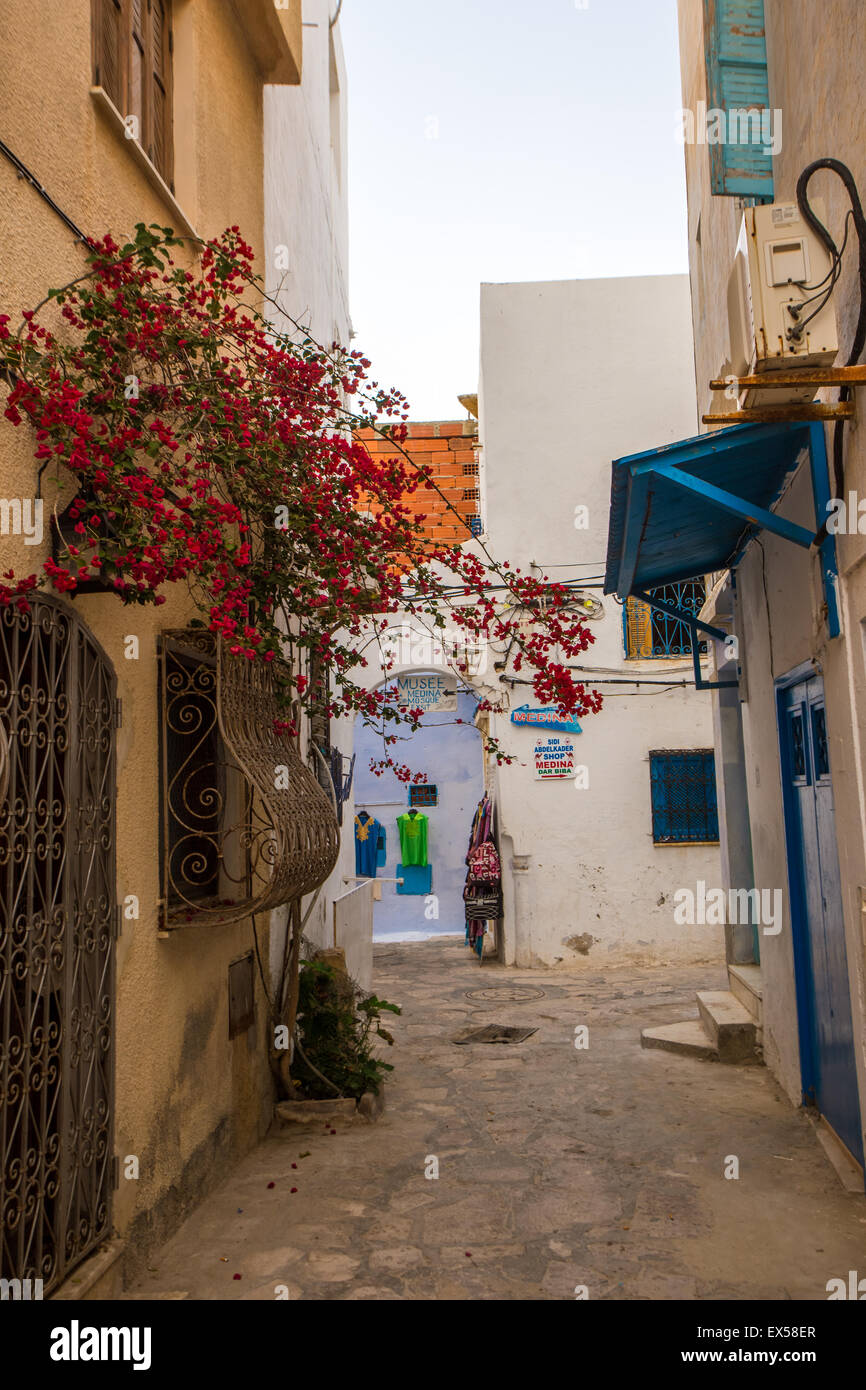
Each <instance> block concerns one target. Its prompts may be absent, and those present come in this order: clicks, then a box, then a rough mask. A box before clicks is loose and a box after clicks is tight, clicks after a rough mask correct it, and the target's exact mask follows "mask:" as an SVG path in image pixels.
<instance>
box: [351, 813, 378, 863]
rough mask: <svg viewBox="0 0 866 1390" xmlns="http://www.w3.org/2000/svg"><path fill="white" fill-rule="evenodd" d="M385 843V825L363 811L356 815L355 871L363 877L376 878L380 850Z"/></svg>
mask: <svg viewBox="0 0 866 1390" xmlns="http://www.w3.org/2000/svg"><path fill="white" fill-rule="evenodd" d="M384 845H385V828H384V826H382V825H380V824H379V822H378V821H377V820H376V819H374V817H373V816H368V815H367V812H366V811H362V812H361V813H360V814H359V815H357V816H356V817H355V873H356V874H360V875H361V876H362V877H363V878H375V877H376V869H377V865H378V860H379V852H380V850H381V849H384Z"/></svg>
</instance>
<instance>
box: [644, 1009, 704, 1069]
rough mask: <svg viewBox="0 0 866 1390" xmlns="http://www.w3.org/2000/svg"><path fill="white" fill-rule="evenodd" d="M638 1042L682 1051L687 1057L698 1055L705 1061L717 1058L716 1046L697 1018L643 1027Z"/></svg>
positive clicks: (666, 1050) (645, 1045)
mask: <svg viewBox="0 0 866 1390" xmlns="http://www.w3.org/2000/svg"><path fill="white" fill-rule="evenodd" d="M640 1042H641V1047H660V1048H662V1049H663V1050H664V1051H665V1052H682V1053H685V1054H686V1056H688V1057H699V1058H702V1059H703V1060H704V1061H707V1062H717V1061H718V1060H719V1051H718V1048H717V1047H715V1046H714V1045H713V1043H712V1040H711V1039H710V1036H709V1034H708V1033H707V1031H706V1029H705V1028H704V1027H703V1025H702V1024H701V1023H700V1022H699V1021H698V1020H691V1019H690V1020H689V1021H688V1022H686V1023H666V1024H665V1025H664V1027H662V1028H644V1029H643V1031H642V1033H641V1035H640Z"/></svg>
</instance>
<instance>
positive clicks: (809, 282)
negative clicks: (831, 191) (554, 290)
mask: <svg viewBox="0 0 866 1390" xmlns="http://www.w3.org/2000/svg"><path fill="white" fill-rule="evenodd" d="M812 207H813V208H814V210H815V215H816V217H817V218H818V220H819V221H820V222H821V223H823V224H824V226H826V225H827V216H826V212H825V210H824V204H823V202H822V200H821V199H820V198H816V199H815V200H814V202H813V203H812ZM832 269H833V265H832V261H831V257H830V253H829V251H828V250H827V248H826V247H825V245H824V243H823V242H822V241H821V240H820V238H819V237H817V236H816V235H815V233H814V232H813V231H812V229H811V227H809V226H808V225H807V223H806V222H805V221H804V220H803V217H802V214H801V212H800V209H799V207H798V206H797V204H796V203H768V204H763V205H760V206H758V207H752V208H746V210H745V212H744V213H743V220H742V223H741V224H740V235H739V238H738V241H737V251H736V255H735V257H734V264H733V268H732V270H731V274H730V277H729V279H728V328H729V336H730V367H729V371H730V372H731V373H732V374H733V375H734V376H737V377H742V376H751V375H753V374H755V375H756V374H759V373H764V372H772V371H774V370H776V371H779V370H783V369H784V370H785V371H788V372H790V371H793V370H796V368H797V367H830V366H832V364H833V362H834V361H835V358H836V353H837V352H838V349H839V342H838V338H837V335H836V314H835V312H834V308H833V298H832V294H829V295H828V291H830V289H831V286H832V283H833V275H832ZM825 296H827V302H826V303H822V301H823V300H824V298H825ZM815 391H816V387H814V386H803V387H801V388H796V387H792V388H791V389H790V390H789V389H787V388H786V389H784V390H782V389H780V390H778V391H772V390H771V391H766V390H764V391H755V390H752V391H746V392H743V393H742V394H741V396H740V402H739V404H740V408H741V409H742V408H743V407H744V406H751V405H755V404H756V403H758V404H764V405H770V404H773V405H782V404H784V403H785V402H788V401H811V400H813V399H814V397H815Z"/></svg>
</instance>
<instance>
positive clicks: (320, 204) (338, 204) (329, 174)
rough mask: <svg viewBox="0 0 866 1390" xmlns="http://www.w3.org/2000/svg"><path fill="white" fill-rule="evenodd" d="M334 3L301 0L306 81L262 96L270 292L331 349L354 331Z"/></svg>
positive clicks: (342, 74) (341, 67)
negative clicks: (332, 14) (332, 22)
mask: <svg viewBox="0 0 866 1390" xmlns="http://www.w3.org/2000/svg"><path fill="white" fill-rule="evenodd" d="M332 9H333V6H331V5H330V4H329V0H304V5H303V13H304V26H305V27H304V67H303V79H302V82H301V85H300V86H299V87H276V86H268V87H265V101H264V120H265V246H266V248H267V289H268V292H269V293H270V294H273V295H276V296H277V297H278V300H279V304H280V306H281V307H282V308H283V309H284V310H285V312H286V313H287V314H289V315H290V316H291V317H292V318H293V319H294V320H296V322H298V323H300V324H302V325H303V326H304V327H305V328H307V329H308V330H309V331H310V333H311V334H312V336H313V337H314V338H315V339H316V340H317V341H318V342H320V343H321V344H323V346H325V347H330V345H331V343H332V342H334V341H335V340H337V341H339V342H340V343H342V344H343V346H348V344H349V335H350V332H351V325H350V321H349V303H348V201H347V133H346V71H345V64H344V61H343V47H342V42H341V39H340V26H339V24H336V25H335V26H334V28H333V29H329V13H330V12H331V10H332ZM282 248H285V249H284V250H283V249H282ZM285 262H287V265H285V264H284V263H285Z"/></svg>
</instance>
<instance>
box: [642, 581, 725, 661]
mask: <svg viewBox="0 0 866 1390" xmlns="http://www.w3.org/2000/svg"><path fill="white" fill-rule="evenodd" d="M649 592H650V593H651V594H652V596H653V598H657V599H658V600H659V602H661V603H667V604H670V606H671V607H672V608H682V609H685V610H686V612H689V613H699V612H700V611H701V609H702V608H703V606H704V602H705V600H706V597H707V587H706V584H705V583H704V581H703V579H687V580H685V582H684V583H680V584H662V585H661V586H660V587H659V588H656V589H650V590H649ZM622 627H623V640H624V643H625V654H626V657H627V659H628V660H629V661H639V660H644V661H646V660H649V659H651V658H653V657H682V656H691V652H692V642H691V636H690V633H689V629H688V626H687V625H686V624H685V623H684V622H682V620H681V619H680V618H672V617H670V616H669V615H668V614H667V613H661V612H660V611H659V610H658V609H657V608H652V607H651V606H650V604H648V603H644V602H643V600H642V599H639V598H628V599H626V601H625V603H624V604H623V610H622ZM706 650H707V644H706V642H699V643H698V651H700V652H705V651H706Z"/></svg>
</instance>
